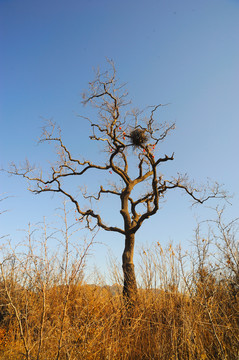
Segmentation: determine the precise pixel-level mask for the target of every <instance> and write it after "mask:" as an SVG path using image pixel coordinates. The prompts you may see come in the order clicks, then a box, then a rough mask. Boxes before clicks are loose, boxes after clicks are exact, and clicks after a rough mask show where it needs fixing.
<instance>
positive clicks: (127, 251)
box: [122, 234, 137, 305]
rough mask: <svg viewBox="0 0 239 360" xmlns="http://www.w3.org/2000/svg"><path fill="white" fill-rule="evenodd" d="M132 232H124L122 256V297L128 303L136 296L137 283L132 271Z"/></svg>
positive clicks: (133, 300)
mask: <svg viewBox="0 0 239 360" xmlns="http://www.w3.org/2000/svg"><path fill="white" fill-rule="evenodd" d="M134 241H135V236H134V234H126V236H125V248H124V252H123V256H122V263H123V273H124V287H123V297H124V299H125V301H126V302H127V303H128V304H131V305H132V304H133V303H134V302H135V301H136V298H137V284H136V277H135V271H134V262H133V257H134Z"/></svg>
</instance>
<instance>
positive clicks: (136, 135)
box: [130, 128, 148, 146]
mask: <svg viewBox="0 0 239 360" xmlns="http://www.w3.org/2000/svg"><path fill="white" fill-rule="evenodd" d="M130 139H131V141H132V144H133V145H134V146H141V145H144V144H145V143H146V142H147V141H148V136H147V135H146V134H145V130H142V129H139V128H137V129H134V130H132V131H131V133H130Z"/></svg>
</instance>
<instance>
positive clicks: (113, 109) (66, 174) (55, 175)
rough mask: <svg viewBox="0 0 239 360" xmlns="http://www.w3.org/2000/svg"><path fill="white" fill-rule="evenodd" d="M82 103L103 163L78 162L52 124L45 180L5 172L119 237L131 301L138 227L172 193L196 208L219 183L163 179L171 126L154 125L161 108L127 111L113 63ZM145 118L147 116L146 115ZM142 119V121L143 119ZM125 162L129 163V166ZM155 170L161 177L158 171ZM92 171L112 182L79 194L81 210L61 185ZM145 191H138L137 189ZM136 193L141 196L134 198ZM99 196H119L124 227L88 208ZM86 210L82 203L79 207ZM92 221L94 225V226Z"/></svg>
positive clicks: (46, 135)
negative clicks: (58, 197) (52, 159)
mask: <svg viewBox="0 0 239 360" xmlns="http://www.w3.org/2000/svg"><path fill="white" fill-rule="evenodd" d="M83 104H85V105H87V104H91V105H92V106H93V107H94V108H96V109H97V112H98V120H97V122H94V121H93V120H92V119H90V118H86V117H83V118H84V119H87V120H88V121H89V122H90V124H91V129H92V133H91V136H90V139H91V140H94V141H97V142H100V143H102V145H103V151H104V153H105V163H103V164H95V163H94V162H91V161H88V160H80V159H78V158H75V157H74V156H73V155H72V152H71V151H70V150H69V149H68V147H67V146H66V145H65V144H64V143H63V140H62V137H61V133H60V131H59V132H57V131H56V128H55V125H54V124H52V123H50V127H45V128H44V131H43V134H42V137H41V140H40V141H41V142H44V141H47V142H53V143H55V144H56V145H57V147H58V151H57V153H58V161H57V162H56V163H55V165H54V166H52V167H51V174H50V177H48V178H47V179H45V178H44V177H43V175H42V172H41V171H40V172H39V171H37V169H34V168H33V167H31V166H30V165H29V164H28V163H26V165H25V166H24V167H23V168H22V169H18V168H17V167H16V165H14V164H12V168H11V170H10V172H11V173H12V174H15V175H21V176H23V177H24V178H26V179H28V180H29V181H30V182H31V183H34V187H33V188H31V189H30V190H31V191H32V192H34V193H36V194H40V193H42V192H43V193H45V192H55V193H60V194H63V195H64V196H65V197H67V198H68V199H70V201H71V202H72V203H73V204H74V206H75V210H76V212H77V213H78V214H79V219H80V220H82V221H84V222H85V224H86V225H87V226H88V227H89V228H90V229H92V227H93V226H98V227H100V228H102V229H104V230H106V231H111V232H116V233H119V234H122V235H123V237H124V239H125V248H124V252H123V257H122V263H123V274H124V287H123V295H124V298H125V299H126V300H128V301H130V302H132V301H133V300H134V299H135V297H136V296H137V285H136V277H135V270H134V262H133V256H134V245H135V234H136V232H137V231H138V230H139V228H140V227H141V225H142V224H143V222H144V221H145V220H147V219H149V218H150V217H151V216H153V215H155V214H156V213H157V211H158V209H159V202H160V200H161V199H163V198H165V195H166V194H167V193H168V192H169V191H170V190H172V189H175V188H178V189H181V190H183V191H185V192H186V194H187V195H189V196H190V198H192V200H193V201H194V202H196V203H201V204H202V203H203V202H205V201H206V200H208V199H210V198H215V197H225V194H224V192H223V191H221V188H220V187H219V185H218V184H214V185H213V187H211V188H209V187H208V186H207V187H205V188H204V189H203V190H200V191H199V190H198V189H196V188H195V187H194V186H193V185H192V184H191V183H190V182H189V181H188V179H187V176H181V175H178V176H177V177H175V178H172V179H170V180H167V179H165V178H164V176H163V175H162V173H161V171H162V170H161V169H162V165H163V163H166V162H168V161H172V160H174V154H171V155H163V156H162V155H159V154H160V150H159V144H160V143H161V142H162V141H164V140H165V138H166V137H167V135H168V134H169V132H170V131H171V130H173V129H174V127H175V125H174V124H171V125H168V124H166V123H165V124H159V125H158V124H157V122H156V120H155V115H156V111H157V110H159V109H160V107H162V106H163V105H162V104H158V105H156V106H152V107H148V108H147V109H146V110H145V112H144V115H143V112H140V111H136V110H133V111H131V112H129V111H128V112H127V111H126V110H127V109H128V108H129V102H128V100H127V93H125V92H124V86H121V85H118V80H117V78H116V71H115V67H114V64H113V63H112V62H110V70H109V71H107V72H105V73H101V72H99V71H98V72H97V73H96V78H95V80H94V81H93V82H90V83H89V92H88V93H85V94H84V95H83ZM145 113H146V114H147V113H148V116H147V115H146V116H145ZM143 116H144V117H143ZM129 160H130V163H129ZM159 166H160V172H159V171H158V168H159ZM92 170H95V171H100V172H102V171H105V172H107V173H108V172H110V173H114V174H115V175H116V176H117V178H118V180H119V181H118V182H117V183H111V184H110V185H107V187H105V186H103V185H101V186H100V189H99V190H98V192H97V194H96V195H91V194H87V193H85V194H83V196H84V198H85V199H88V200H89V199H90V204H91V205H90V207H89V208H88V209H86V210H85V208H84V209H83V206H82V204H81V203H80V201H79V199H78V197H77V196H75V195H74V194H73V192H69V191H67V190H66V188H65V186H64V182H63V180H64V179H65V178H70V177H72V176H73V177H74V178H76V177H81V175H83V174H85V173H90V172H91V171H92ZM140 184H141V185H142V184H144V186H138V187H137V185H140ZM136 187H137V188H140V190H141V193H140V191H136V192H134V194H135V193H137V197H136V198H135V195H134V196H133V195H132V192H133V190H134V189H135V188H136ZM139 193H140V194H139ZM104 194H110V195H112V196H115V197H118V198H119V199H120V202H121V206H120V209H119V211H120V214H121V216H122V218H123V226H122V227H118V226H108V225H107V224H106V223H105V221H104V219H103V218H102V214H100V213H98V212H96V210H95V208H94V206H93V204H94V201H98V200H100V199H101V198H102V196H103V195H104ZM84 205H85V203H84ZM91 220H94V221H93V222H92V221H91Z"/></svg>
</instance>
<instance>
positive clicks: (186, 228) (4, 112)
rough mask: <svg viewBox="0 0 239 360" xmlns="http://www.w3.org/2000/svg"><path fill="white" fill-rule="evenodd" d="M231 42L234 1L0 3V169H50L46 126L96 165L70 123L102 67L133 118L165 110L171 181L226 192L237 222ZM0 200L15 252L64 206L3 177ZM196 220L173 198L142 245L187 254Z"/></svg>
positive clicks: (237, 25)
mask: <svg viewBox="0 0 239 360" xmlns="http://www.w3.org/2000/svg"><path fill="white" fill-rule="evenodd" d="M238 36H239V1H238V0H200V1H198V0H181V1H178V0H147V1H146V0H145V1H142V0H137V1H136V0H127V1H126V0H122V1H114V0H111V1H109V0H88V1H87V0H84V1H83V0H68V1H62V0H41V1H35V0H21V1H17V0H0V46H1V48H0V61H1V68H0V76H1V84H0V87H1V88H0V99H1V110H0V115H1V135H0V166H1V167H4V168H6V167H7V166H8V163H9V162H11V161H14V162H16V163H19V162H20V161H22V160H24V159H25V158H28V159H29V160H30V161H31V162H33V163H36V164H39V165H41V166H42V167H43V168H44V169H45V168H46V167H47V161H48V160H50V161H51V160H53V159H54V152H53V151H51V149H50V148H48V147H47V146H46V145H41V146H37V145H36V142H37V139H38V137H39V135H40V132H41V126H42V117H43V118H53V119H54V120H55V121H56V122H57V123H58V124H59V125H60V126H61V127H62V133H63V138H64V139H65V141H66V143H67V144H68V145H70V146H72V149H73V151H74V152H75V153H76V154H81V153H84V154H85V155H88V156H89V157H90V158H93V157H94V155H95V153H97V151H98V147H97V146H96V147H95V146H94V144H93V145H91V146H89V143H88V140H87V136H88V129H89V128H88V126H87V125H86V123H82V122H81V121H80V120H79V118H77V117H76V116H75V114H77V113H78V114H81V113H84V114H85V115H86V114H87V111H88V109H87V108H84V109H83V108H82V106H81V103H80V101H81V97H80V94H81V92H82V91H83V90H84V89H86V88H87V83H88V81H90V80H92V79H93V77H94V74H93V68H94V67H97V66H100V67H101V68H102V69H103V70H104V68H105V66H106V61H105V59H106V57H108V58H112V59H113V60H114V61H115V64H116V68H117V71H118V76H119V78H120V79H121V80H122V82H127V88H128V91H129V94H130V98H131V99H132V102H133V106H134V107H140V108H143V107H145V106H147V105H152V104H157V103H170V105H169V106H168V107H167V108H164V109H163V111H162V112H161V114H160V116H161V117H160V119H162V120H168V121H176V130H175V131H174V133H173V134H172V135H171V136H170V137H169V138H168V141H167V142H166V143H165V145H164V149H163V151H164V150H165V152H166V151H167V152H168V153H169V154H170V153H171V152H173V151H174V152H175V161H174V163H172V164H171V163H170V166H167V170H166V171H167V173H171V174H172V175H174V174H175V173H176V172H177V171H180V172H182V173H184V172H187V173H188V174H189V175H190V177H191V178H192V179H195V180H196V181H197V182H198V183H200V184H201V183H203V182H206V181H207V178H210V179H212V180H217V181H218V182H220V183H224V184H225V188H226V189H227V190H228V191H229V192H230V193H234V194H235V196H234V198H233V200H232V203H233V206H231V207H229V208H228V216H229V217H232V218H233V217H236V216H238V213H239V201H238V200H239V188H238V187H239V167H238V153H239V152H238V150H239V145H238V144H239V142H238V134H239V106H238V105H239V42H238ZM81 185H83V184H81ZM0 193H2V194H3V193H4V194H5V195H9V196H13V197H12V198H9V199H8V200H6V201H5V202H1V203H0V206H1V208H2V209H8V210H9V211H8V212H7V213H5V214H3V215H2V216H1V219H0V221H1V235H4V234H11V237H12V239H13V241H14V242H16V241H18V240H21V237H22V236H23V234H22V233H18V232H17V231H16V230H17V229H22V228H26V227H27V224H28V223H29V222H30V223H36V222H38V221H41V220H42V218H43V216H46V217H47V219H49V221H53V222H54V213H55V208H57V207H58V206H59V204H60V201H59V200H58V199H57V198H54V197H52V196H51V195H49V194H46V195H45V194H43V195H39V196H34V195H32V194H31V193H28V191H27V184H26V183H25V181H23V180H22V179H20V178H18V177H11V178H9V177H8V176H6V175H5V174H1V175H0ZM213 205H215V203H210V204H208V206H213ZM106 212H107V208H106ZM108 216H109V218H108V221H109V222H110V221H111V220H112V221H114V219H111V218H110V212H108ZM195 216H196V217H197V216H199V217H200V218H205V217H208V216H209V217H210V216H211V213H210V211H209V210H208V209H207V208H205V207H201V208H200V207H195V208H193V209H191V208H190V202H189V199H187V198H186V197H185V196H182V195H181V194H177V193H173V194H171V195H170V197H169V198H168V201H167V202H166V203H164V204H163V205H162V209H161V210H160V211H159V213H158V214H157V215H155V217H154V219H153V218H152V219H151V220H150V221H149V222H148V224H145V225H143V228H142V229H141V230H140V231H139V233H138V238H137V239H138V241H137V242H138V243H143V242H144V241H145V242H147V243H148V244H149V245H150V243H151V241H160V242H161V243H162V244H165V245H166V244H167V243H168V242H169V241H172V240H173V241H174V243H175V244H177V243H178V242H180V241H181V242H182V243H184V244H186V243H187V241H188V240H189V239H190V238H191V237H192V235H193V229H194V227H195V224H196V222H195ZM99 241H102V242H104V243H105V244H106V245H107V246H110V247H111V248H112V250H113V252H114V254H115V255H116V256H117V257H118V258H119V260H120V258H121V252H122V248H123V238H122V239H121V237H120V236H118V235H114V234H109V233H103V232H101V233H100V235H99ZM107 246H103V245H97V251H96V256H95V259H94V261H95V262H96V264H97V265H98V266H99V267H100V268H102V269H104V265H103V264H104V260H105V254H106V252H107Z"/></svg>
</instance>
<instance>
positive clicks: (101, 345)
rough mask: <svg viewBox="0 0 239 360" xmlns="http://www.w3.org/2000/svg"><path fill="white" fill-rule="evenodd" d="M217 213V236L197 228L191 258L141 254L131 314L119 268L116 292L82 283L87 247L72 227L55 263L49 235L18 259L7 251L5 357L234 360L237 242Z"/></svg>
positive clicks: (238, 314)
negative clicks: (76, 240) (73, 239)
mask: <svg viewBox="0 0 239 360" xmlns="http://www.w3.org/2000/svg"><path fill="white" fill-rule="evenodd" d="M218 214H219V216H218V218H217V220H216V222H215V225H216V228H217V230H218V233H217V234H216V233H215V228H214V230H213V232H211V233H209V235H208V236H207V237H203V236H201V233H200V228H198V229H197V231H196V234H195V240H194V245H193V248H192V251H191V252H190V253H187V252H183V250H182V249H181V248H180V247H179V246H178V247H173V246H172V245H171V244H170V245H169V246H168V247H166V248H163V247H162V246H161V244H160V243H157V242H156V243H155V244H154V245H151V246H150V248H143V249H140V250H139V253H140V260H139V262H138V284H139V291H138V299H137V305H136V306H135V308H134V309H132V308H131V309H128V308H127V307H126V306H125V305H124V302H123V299H122V295H121V288H122V284H121V276H120V270H119V269H118V267H117V266H116V264H115V263H114V264H112V262H111V266H110V267H111V269H112V278H113V279H114V285H111V286H106V285H104V284H100V283H99V284H94V285H90V284H87V283H86V282H85V281H84V277H83V271H84V266H85V259H86V255H87V252H88V250H89V247H90V246H91V242H90V243H88V244H87V243H86V244H85V245H84V246H83V247H81V248H79V247H77V246H74V247H71V244H70V237H69V233H68V232H67V229H68V228H67V227H66V236H65V238H64V239H65V242H64V244H62V247H63V251H60V252H59V253H58V255H56V254H53V255H52V256H51V257H49V253H50V251H49V249H48V240H49V237H48V236H47V234H46V235H45V237H44V238H43V240H42V241H41V242H40V245H39V244H38V245H37V246H36V242H34V241H33V240H32V232H31V231H29V236H28V243H27V245H26V247H23V246H21V251H20V250H19V251H17V249H12V248H11V246H10V244H9V245H8V246H7V245H6V246H5V247H4V248H2V251H5V252H4V255H3V257H2V260H1V278H0V279H1V282H0V305H1V308H0V359H9V360H18V359H19V360H20V359H32V360H33V359H34V360H35V359H39V360H40V359H42V360H43V359H44V360H47V359H49V360H52V359H56V360H57V359H62V360H63V359H69V360H74V359H75V360H76V359H77V360H79V359H89V360H91V359H108V360H111V359H132V360H134V359H135V360H136V359H162V360H164V359H175V360H176V359H180V360H186V359H198V360H201V359H215V360H216V359H217V360H218V359H228V360H233V359H235V360H236V359H238V358H239V345H238V344H239V307H238V300H239V291H238V290H239V271H238V270H239V261H238V260H239V259H238V242H237V240H236V232H235V231H234V230H235V228H234V226H235V223H234V222H231V223H230V224H227V225H225V224H224V223H223V220H222V215H221V213H220V212H218ZM39 246H41V249H40V251H39ZM73 250H74V251H73ZM113 265H114V266H113Z"/></svg>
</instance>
